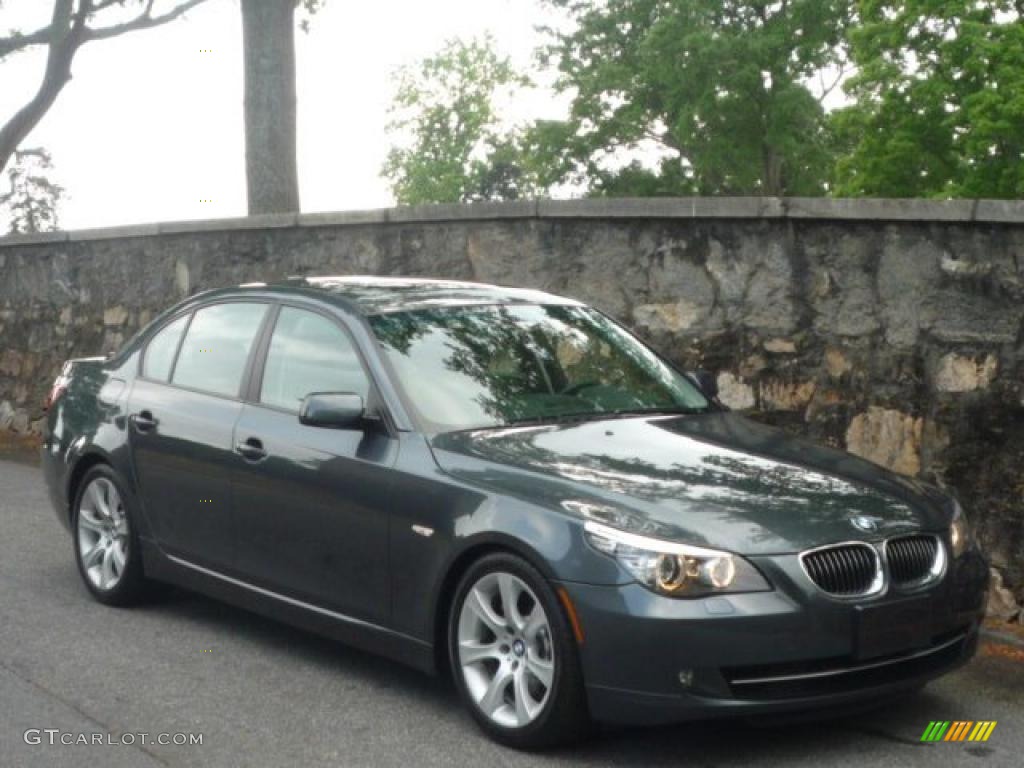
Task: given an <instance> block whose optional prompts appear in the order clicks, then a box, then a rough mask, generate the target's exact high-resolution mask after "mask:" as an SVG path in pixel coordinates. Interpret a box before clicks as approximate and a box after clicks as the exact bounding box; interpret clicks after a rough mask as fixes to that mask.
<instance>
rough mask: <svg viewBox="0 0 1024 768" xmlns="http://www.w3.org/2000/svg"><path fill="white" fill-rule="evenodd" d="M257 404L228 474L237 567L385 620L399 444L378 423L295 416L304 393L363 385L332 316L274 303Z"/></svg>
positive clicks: (241, 423) (291, 591) (325, 603)
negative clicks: (329, 422) (324, 422)
mask: <svg viewBox="0 0 1024 768" xmlns="http://www.w3.org/2000/svg"><path fill="white" fill-rule="evenodd" d="M255 375H256V376H257V381H258V385H257V389H258V391H257V397H256V400H257V402H255V403H248V404H246V406H245V407H244V408H243V410H242V414H241V416H240V418H239V420H238V423H237V424H236V426H235V443H236V445H237V446H239V450H240V452H239V454H238V456H236V459H235V462H234V466H235V470H234V472H233V475H232V495H233V499H234V503H233V504H234V505H233V509H234V522H235V541H236V547H237V553H236V556H237V565H238V570H239V571H240V573H241V575H242V577H243V578H246V579H248V580H251V581H254V582H255V583H257V584H259V585H261V586H263V587H265V588H267V589H270V590H274V591H278V592H281V593H284V594H287V595H289V596H291V597H294V598H296V599H299V600H303V601H306V602H310V603H313V604H316V605H319V606H322V607H325V608H328V609H332V610H335V611H338V612H340V613H344V614H345V615H348V616H352V617H357V618H360V619H363V620H367V621H371V622H375V623H384V622H386V621H387V619H388V617H389V613H390V604H389V567H388V503H387V497H388V494H389V492H390V491H389V478H390V477H391V473H392V469H391V467H392V465H393V464H394V461H395V457H396V452H397V441H396V440H394V439H393V438H392V437H391V436H390V435H389V434H388V433H387V432H386V430H385V429H384V428H383V427H382V426H370V427H367V428H365V429H329V428H322V427H312V426H306V425H303V424H301V423H300V422H299V418H298V413H299V407H300V405H301V403H302V400H303V398H304V397H305V396H306V395H307V394H309V393H311V392H354V393H356V394H359V395H361V396H362V397H363V400H364V402H366V401H367V400H368V398H369V396H370V389H371V385H370V380H369V377H368V376H367V374H366V372H365V369H364V367H363V365H362V362H361V360H360V358H359V355H358V353H357V352H356V349H355V346H354V343H353V342H352V340H351V338H350V337H349V334H348V333H347V332H346V331H345V330H344V329H343V328H342V326H341V325H340V324H339V322H338V321H337V320H335V319H334V318H331V317H328V316H326V315H322V314H319V313H317V312H314V311H311V310H306V309H299V308H296V307H290V306H283V307H281V310H280V313H279V315H278V317H277V319H276V322H275V326H274V329H273V333H272V335H271V337H270V342H269V346H268V349H267V353H266V358H265V364H264V366H263V369H262V371H261V372H260V371H257V372H256V374H255Z"/></svg>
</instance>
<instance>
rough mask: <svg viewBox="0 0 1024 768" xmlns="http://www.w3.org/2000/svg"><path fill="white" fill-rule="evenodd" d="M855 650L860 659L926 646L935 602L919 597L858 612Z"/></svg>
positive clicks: (859, 608)
mask: <svg viewBox="0 0 1024 768" xmlns="http://www.w3.org/2000/svg"><path fill="white" fill-rule="evenodd" d="M853 625H854V652H855V654H856V656H857V658H859V659H872V658H876V657H878V656H890V655H892V654H896V653H900V652H901V651H907V652H910V651H914V650H917V649H919V648H923V647H925V646H927V645H928V643H929V642H930V641H931V634H932V631H931V625H932V601H931V599H930V598H928V597H915V598H908V599H906V600H899V601H896V602H891V603H884V604H881V605H858V606H856V608H855V611H854V622H853Z"/></svg>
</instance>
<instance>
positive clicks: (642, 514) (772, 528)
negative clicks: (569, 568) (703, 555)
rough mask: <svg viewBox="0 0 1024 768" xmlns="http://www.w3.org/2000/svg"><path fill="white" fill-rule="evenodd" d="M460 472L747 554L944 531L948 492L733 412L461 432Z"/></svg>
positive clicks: (453, 466)
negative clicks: (907, 532)
mask: <svg viewBox="0 0 1024 768" xmlns="http://www.w3.org/2000/svg"><path fill="white" fill-rule="evenodd" d="M431 446H432V448H433V451H434V455H435V457H436V459H437V462H438V464H439V465H440V466H441V468H442V469H443V470H445V471H446V472H448V473H449V474H450V475H452V476H454V477H456V478H459V479H461V480H463V481H466V482H469V483H472V484H474V485H476V486H477V487H481V488H483V489H487V490H491V491H497V492H501V493H504V494H506V495H511V496H514V497H516V498H519V499H524V500H526V501H529V502H531V503H536V504H542V505H546V506H549V507H557V508H560V509H562V510H565V511H566V512H568V513H570V514H576V515H581V516H584V517H589V518H593V519H596V520H600V521H602V522H605V523H608V524H610V525H613V526H615V527H618V528H622V529H625V530H629V531H632V532H635V533H641V534H645V535H650V536H657V537H660V538H667V539H670V540H674V541H682V542H687V543H691V544H696V545H701V546H708V547H717V548H721V549H726V550H729V551H732V552H737V553H740V554H776V553H787V552H797V551H801V550H804V549H808V548H810V547H815V546H820V545H822V544H828V543H832V542H837V541H850V540H863V541H873V540H878V539H880V538H884V537H887V536H891V535H893V534H896V533H900V532H905V531H910V530H922V529H924V530H941V529H943V528H944V527H945V526H946V525H948V523H949V519H950V511H949V507H948V505H949V503H950V502H949V500H948V497H946V496H945V494H943V493H942V492H941V491H939V490H938V489H936V488H934V487H931V486H927V485H925V484H923V483H919V482H917V481H915V480H912V479H910V478H906V477H901V476H899V475H896V474H894V473H892V472H889V471H887V470H885V469H883V468H881V467H879V466H877V465H875V464H871V463H870V462H867V461H864V460H863V459H859V458H857V457H855V456H853V455H851V454H848V453H844V452H842V451H837V450H832V449H828V448H823V447H821V446H817V445H815V444H813V443H811V442H809V441H807V440H803V439H800V438H796V437H792V436H790V435H787V434H786V433H784V432H782V431H780V430H778V429H774V428H772V427H768V426H765V425H762V424H758V423H756V422H753V421H750V420H749V419H746V418H743V417H741V416H737V415H735V414H732V413H722V412H715V413H707V414H699V415H694V416H660V417H654V418H651V417H630V418H615V419H607V420H601V421H585V422H576V423H571V424H550V425H534V426H524V427H507V428H498V429H481V430H475V431H466V432H453V433H447V434H443V435H438V436H435V437H433V438H432V439H431Z"/></svg>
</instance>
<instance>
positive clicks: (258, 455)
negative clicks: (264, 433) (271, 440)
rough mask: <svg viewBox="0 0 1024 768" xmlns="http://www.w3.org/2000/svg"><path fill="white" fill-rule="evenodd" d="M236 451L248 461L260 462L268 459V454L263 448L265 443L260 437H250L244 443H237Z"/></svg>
mask: <svg viewBox="0 0 1024 768" xmlns="http://www.w3.org/2000/svg"><path fill="white" fill-rule="evenodd" d="M235 450H236V451H238V452H239V453H240V454H242V457H243V458H245V459H246V460H247V461H259V460H260V459H265V458H266V457H267V452H266V450H265V449H264V448H263V441H262V440H260V439H259V438H258V437H250V438H249V439H248V440H246V441H245V442H244V443H236V444H235Z"/></svg>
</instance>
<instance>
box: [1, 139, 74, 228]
mask: <svg viewBox="0 0 1024 768" xmlns="http://www.w3.org/2000/svg"><path fill="white" fill-rule="evenodd" d="M52 170H53V163H52V161H51V159H50V154H49V153H48V152H47V151H46V150H45V149H41V148H34V149H19V150H15V151H14V157H13V162H11V163H10V166H9V167H8V169H7V180H8V183H9V184H10V190H9V191H8V192H6V193H4V194H0V211H4V212H5V213H6V214H7V217H8V220H9V225H8V233H10V234H15V233H30V232H45V231H48V230H53V229H57V226H58V221H57V208H58V206H59V204H60V200H61V198H62V197H63V196H64V189H63V188H62V187H60V186H59V185H57V184H54V183H53V182H52V181H50V178H49V175H50V171H52Z"/></svg>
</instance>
